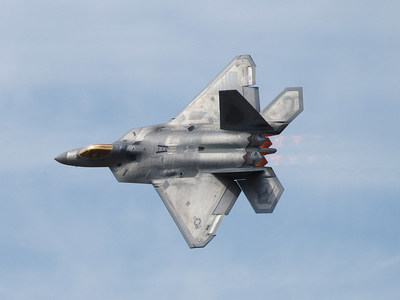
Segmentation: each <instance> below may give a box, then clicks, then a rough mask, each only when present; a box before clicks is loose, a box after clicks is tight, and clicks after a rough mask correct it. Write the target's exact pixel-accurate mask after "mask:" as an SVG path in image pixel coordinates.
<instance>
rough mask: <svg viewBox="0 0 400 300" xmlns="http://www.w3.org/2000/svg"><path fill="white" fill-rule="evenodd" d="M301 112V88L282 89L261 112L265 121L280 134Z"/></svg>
mask: <svg viewBox="0 0 400 300" xmlns="http://www.w3.org/2000/svg"><path fill="white" fill-rule="evenodd" d="M302 111H303V88H301V87H292V88H286V89H284V90H283V91H282V92H281V93H280V94H279V95H278V96H277V97H276V98H275V99H274V100H273V101H272V102H271V103H270V104H268V106H267V107H266V108H265V109H264V110H263V111H262V112H261V115H262V116H263V117H264V119H265V120H267V122H268V123H269V124H270V125H271V126H272V127H273V128H274V129H275V134H280V133H281V132H282V131H283V130H284V129H285V128H286V126H288V125H289V123H290V122H292V121H293V120H294V119H295V118H296V117H297V116H298V115H299V114H300V113H301V112H302Z"/></svg>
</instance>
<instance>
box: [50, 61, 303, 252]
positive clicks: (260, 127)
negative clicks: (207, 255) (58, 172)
mask: <svg viewBox="0 0 400 300" xmlns="http://www.w3.org/2000/svg"><path fill="white" fill-rule="evenodd" d="M254 84H255V64H254V61H253V60H252V58H251V57H250V56H249V55H241V56H237V57H235V58H234V59H233V60H232V61H231V63H229V65H228V66H227V67H226V68H225V69H223V71H222V72H221V73H220V74H219V75H218V76H217V77H216V78H215V79H214V80H213V81H212V82H211V83H210V84H209V85H208V86H207V87H206V88H205V89H204V90H203V91H202V92H201V93H200V94H199V95H198V96H197V97H196V98H194V99H193V100H192V102H190V103H189V105H188V106H186V107H185V108H184V109H183V110H182V111H181V112H180V113H178V114H177V115H176V116H175V117H174V118H172V119H171V120H170V121H169V122H168V123H165V124H161V125H154V126H148V127H141V128H134V129H131V130H129V131H128V132H127V133H126V134H125V135H124V136H122V137H121V138H120V139H118V140H117V141H116V142H114V143H110V144H95V145H90V146H87V147H84V148H79V149H75V150H71V151H67V152H65V153H63V154H60V155H59V156H57V157H56V158H55V160H56V161H58V162H60V163H62V164H66V165H71V166H79V167H108V168H110V170H111V172H112V173H113V174H114V176H115V178H116V179H117V180H118V181H119V182H134V183H148V184H152V185H153V187H154V188H155V189H156V191H157V193H158V194H159V196H160V197H161V199H162V201H163V202H164V204H165V206H166V207H167V209H168V211H169V213H170V214H171V216H172V218H173V219H174V221H175V223H176V225H177V226H178V228H179V230H180V231H181V233H182V235H183V237H184V238H185V240H186V242H187V244H188V245H189V247H190V248H202V247H205V246H206V245H207V244H208V243H209V242H210V241H211V239H212V238H213V237H214V236H215V234H216V231H217V228H218V226H219V224H220V222H221V220H222V218H223V217H224V216H225V215H228V214H229V212H230V210H231V209H232V207H233V205H234V204H235V202H236V199H237V198H238V196H239V194H240V192H241V191H243V193H244V194H245V196H246V197H247V199H248V201H249V202H250V204H251V206H252V207H253V209H254V211H255V212H256V213H272V212H273V211H274V208H275V206H276V204H277V203H278V200H279V198H280V197H281V195H282V192H283V187H282V185H281V183H280V182H279V180H278V178H277V177H276V175H275V172H274V171H273V170H272V168H270V167H266V164H267V159H266V156H268V155H271V154H273V153H275V152H276V149H274V148H272V147H271V146H272V142H271V140H270V137H271V136H275V135H278V134H280V133H281V132H282V131H283V130H284V129H285V128H286V126H287V125H288V124H289V123H290V122H291V121H293V119H294V118H296V117H297V116H298V115H299V114H300V112H302V110H303V92H302V88H301V87H288V88H285V89H284V90H283V91H282V92H281V93H280V94H279V95H278V96H277V97H276V98H275V99H274V100H273V101H272V102H271V103H270V104H269V105H268V106H267V107H265V108H264V109H263V110H262V111H261V112H260V100H259V90H258V87H254V86H253V85H254Z"/></svg>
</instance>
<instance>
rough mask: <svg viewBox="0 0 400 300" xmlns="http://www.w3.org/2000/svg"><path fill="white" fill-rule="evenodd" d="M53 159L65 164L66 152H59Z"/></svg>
mask: <svg viewBox="0 0 400 300" xmlns="http://www.w3.org/2000/svg"><path fill="white" fill-rule="evenodd" d="M54 159H55V160H56V161H58V162H59V163H61V164H64V165H66V164H67V152H64V153H62V154H60V155H59V156H57V157H56V158H54Z"/></svg>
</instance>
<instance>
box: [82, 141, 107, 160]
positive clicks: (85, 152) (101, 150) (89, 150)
mask: <svg viewBox="0 0 400 300" xmlns="http://www.w3.org/2000/svg"><path fill="white" fill-rule="evenodd" d="M112 149H113V145H112V144H95V145H90V146H87V147H86V148H83V149H82V150H81V151H79V155H80V156H83V157H86V158H101V157H106V156H109V155H110V153H111V151H112Z"/></svg>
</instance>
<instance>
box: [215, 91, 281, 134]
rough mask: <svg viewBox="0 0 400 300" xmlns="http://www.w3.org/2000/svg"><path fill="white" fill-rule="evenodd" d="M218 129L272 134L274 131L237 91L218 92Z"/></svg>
mask: <svg viewBox="0 0 400 300" xmlns="http://www.w3.org/2000/svg"><path fill="white" fill-rule="evenodd" d="M219 110H220V128H221V129H223V130H232V131H245V132H263V133H272V132H274V129H273V128H272V127H271V126H270V125H269V124H268V123H267V121H265V120H264V118H263V117H262V116H261V115H260V114H259V112H258V111H257V110H256V109H255V108H254V107H253V106H252V105H251V104H250V103H249V102H248V101H247V100H246V99H245V98H244V97H243V96H242V95H241V94H240V93H239V92H238V91H237V90H228V91H219Z"/></svg>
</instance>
